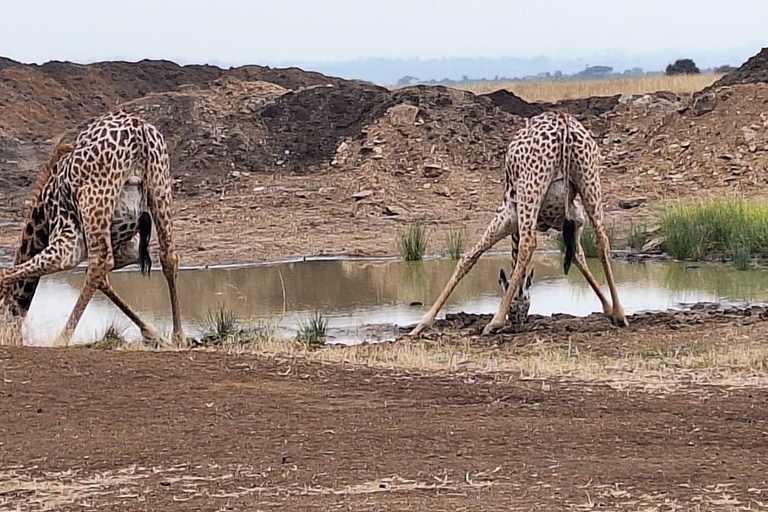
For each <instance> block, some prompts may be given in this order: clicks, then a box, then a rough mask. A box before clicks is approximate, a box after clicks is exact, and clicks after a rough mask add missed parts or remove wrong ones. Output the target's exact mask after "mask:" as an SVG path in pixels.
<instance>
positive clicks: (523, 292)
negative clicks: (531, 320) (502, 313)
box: [499, 267, 533, 327]
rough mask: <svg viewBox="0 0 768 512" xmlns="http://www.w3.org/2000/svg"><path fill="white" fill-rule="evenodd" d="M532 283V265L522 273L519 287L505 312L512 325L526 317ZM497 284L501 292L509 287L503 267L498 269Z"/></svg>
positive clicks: (517, 323) (519, 323)
mask: <svg viewBox="0 0 768 512" xmlns="http://www.w3.org/2000/svg"><path fill="white" fill-rule="evenodd" d="M532 284H533V267H530V268H529V269H528V270H527V271H526V272H525V274H524V275H523V280H522V282H521V283H520V287H519V288H518V289H517V292H516V293H515V295H514V297H512V302H510V303H509V311H508V312H507V318H508V319H509V321H510V323H511V324H512V325H514V326H518V327H519V326H521V325H523V324H524V323H525V320H526V318H528V310H529V309H531V285H532ZM499 285H500V286H501V291H502V293H506V291H507V290H508V289H509V281H508V280H507V274H506V273H505V272H504V269H503V268H500V269H499Z"/></svg>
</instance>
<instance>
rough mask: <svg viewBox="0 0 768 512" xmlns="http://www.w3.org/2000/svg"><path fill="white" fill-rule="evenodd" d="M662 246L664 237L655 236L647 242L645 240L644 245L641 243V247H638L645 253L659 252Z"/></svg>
mask: <svg viewBox="0 0 768 512" xmlns="http://www.w3.org/2000/svg"><path fill="white" fill-rule="evenodd" d="M663 246H664V237H661V236H657V237H655V238H652V239H651V240H649V241H648V242H646V244H645V245H643V247H642V249H640V252H643V253H646V254H661V252H662V251H661V249H662V247H663Z"/></svg>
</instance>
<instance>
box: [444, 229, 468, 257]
mask: <svg viewBox="0 0 768 512" xmlns="http://www.w3.org/2000/svg"><path fill="white" fill-rule="evenodd" d="M446 243H447V245H448V254H449V255H450V257H451V259H452V260H458V259H459V258H461V255H462V254H463V253H464V249H465V248H466V246H467V232H466V231H465V230H463V229H457V230H451V231H449V232H448V236H447V237H446Z"/></svg>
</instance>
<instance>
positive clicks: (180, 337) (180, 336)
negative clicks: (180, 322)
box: [173, 332, 187, 347]
mask: <svg viewBox="0 0 768 512" xmlns="http://www.w3.org/2000/svg"><path fill="white" fill-rule="evenodd" d="M186 343H187V337H186V336H184V333H183V332H175V333H173V345H174V346H176V347H183V346H185V345H186Z"/></svg>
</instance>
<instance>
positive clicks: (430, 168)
mask: <svg viewBox="0 0 768 512" xmlns="http://www.w3.org/2000/svg"><path fill="white" fill-rule="evenodd" d="M443 171H444V169H443V166H442V165H440V164H425V165H424V176H425V177H426V178H438V177H440V176H442V174H443Z"/></svg>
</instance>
